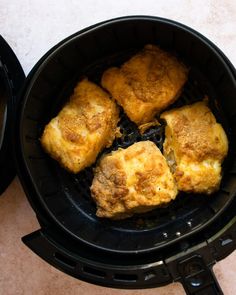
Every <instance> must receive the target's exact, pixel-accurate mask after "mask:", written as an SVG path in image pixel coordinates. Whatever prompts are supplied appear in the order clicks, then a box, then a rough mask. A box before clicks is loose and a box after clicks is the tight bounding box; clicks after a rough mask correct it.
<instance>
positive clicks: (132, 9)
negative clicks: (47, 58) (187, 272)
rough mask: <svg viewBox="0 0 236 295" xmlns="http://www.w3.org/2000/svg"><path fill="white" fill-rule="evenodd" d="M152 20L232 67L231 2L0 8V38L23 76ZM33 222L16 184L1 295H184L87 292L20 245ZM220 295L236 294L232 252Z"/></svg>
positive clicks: (0, 259)
mask: <svg viewBox="0 0 236 295" xmlns="http://www.w3.org/2000/svg"><path fill="white" fill-rule="evenodd" d="M135 14H136V15H138V14H139V15H141V14H142V15H156V16H162V17H166V18H171V19H174V20H177V21H180V22H182V23H184V24H186V25H189V26H191V27H192V28H194V29H196V30H198V31H200V32H201V33H202V34H204V35H205V36H206V37H208V38H209V39H211V40H212V41H213V42H214V43H215V44H216V45H218V46H219V47H220V48H221V49H222V50H223V51H224V53H225V54H226V55H227V56H228V57H229V58H230V60H231V61H232V63H233V64H234V65H235V66H236V1H235V0H228V1H226V0H224V1H222V0H221V1H218V0H215V1H209V0H205V1H202V0H201V1H190V0H182V1H181V0H164V1H163V0H158V1H156V0H153V1H152V0H145V1H144V0H129V1H127V0H119V1H112V0H97V1H96V0H67V1H66V0H41V1H36V0H21V1H19V0H0V34H1V35H2V36H3V37H4V38H5V39H6V40H7V41H8V43H9V44H10V45H11V47H12V48H13V50H14V51H15V53H16V55H17V56H18V58H19V60H20V62H21V64H22V66H23V68H24V71H25V73H26V74H28V72H29V71H30V69H31V68H32V67H33V65H34V64H35V63H36V62H37V60H38V59H39V58H40V57H41V56H42V55H43V54H44V53H45V52H46V51H47V50H48V49H50V48H51V47H52V46H53V45H55V44H56V43H57V42H59V41H60V40H62V39H63V38H64V37H66V36H68V35H70V34H72V33H74V32H76V31H78V30H80V29H82V28H84V27H86V26H89V25H92V24H94V23H97V22H99V21H102V20H105V19H109V18H113V17H117V16H122V15H135ZM38 228H39V225H38V222H37V220H36V217H35V214H34V212H33V210H32V209H31V207H30V206H29V204H28V202H27V200H26V197H25V194H24V192H23V190H22V187H21V185H20V183H19V181H18V179H17V178H16V179H15V180H14V181H13V182H12V184H11V185H10V186H9V188H8V189H7V190H6V192H5V193H4V194H3V195H2V196H1V197H0V295H18V294H19V295H31V294H37V295H44V294H45V295H51V294H52V295H54V294H57V295H72V294H78V295H80V294H93V295H98V294H103V295H108V294H111V295H118V294H119V295H121V294H122V295H123V294H124V295H133V294H137V295H141V294H142V295H151V294H159V295H162V294H163V295H164V294H168V295H171V294H173V295H174V294H175V295H180V294H184V290H183V288H182V286H181V285H179V284H171V285H168V286H166V287H162V288H155V289H149V290H140V291H137V290H133V291H132V290H115V289H109V288H103V287H98V286H94V285H90V284H87V283H84V282H81V281H79V280H76V279H74V278H71V277H69V276H67V275H65V274H63V273H61V272H60V271H58V270H56V269H55V268H53V267H51V266H50V265H48V264H47V263H45V262H44V261H42V260H41V259H40V258H38V257H37V256H36V255H35V254H34V253H32V252H31V251H30V250H29V249H28V248H27V247H26V246H24V244H23V243H22V242H21V237H22V236H24V235H26V234H28V233H30V232H32V231H34V230H36V229H38ZM214 271H215V274H216V277H217V279H218V281H219V283H220V285H221V287H222V289H223V291H224V293H225V295H234V294H236V285H235V281H236V252H234V253H232V254H231V255H229V256H228V257H227V258H226V259H224V260H222V261H221V262H219V263H217V265H216V266H215V267H214Z"/></svg>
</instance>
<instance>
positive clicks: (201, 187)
mask: <svg viewBox="0 0 236 295" xmlns="http://www.w3.org/2000/svg"><path fill="white" fill-rule="evenodd" d="M161 118H163V119H165V120H166V123H167V126H166V129H165V134H166V135H165V136H166V137H165V142H164V156H165V157H166V159H167V162H168V163H169V166H170V167H171V170H172V172H173V174H174V177H175V180H176V182H177V186H178V189H179V190H181V191H185V192H192V193H205V194H211V193H213V192H214V191H216V190H218V188H219V185H220V182H221V170H222V168H221V164H222V162H223V160H224V158H225V157H226V155H227V152H228V140H227V136H226V134H225V131H224V129H223V128H222V126H221V125H220V124H219V123H217V122H216V119H215V117H214V115H213V113H212V112H211V110H210V109H209V108H208V106H207V103H206V101H202V102H197V103H194V104H192V105H186V106H183V107H181V108H178V109H172V110H170V111H166V112H164V113H163V114H162V115H161Z"/></svg>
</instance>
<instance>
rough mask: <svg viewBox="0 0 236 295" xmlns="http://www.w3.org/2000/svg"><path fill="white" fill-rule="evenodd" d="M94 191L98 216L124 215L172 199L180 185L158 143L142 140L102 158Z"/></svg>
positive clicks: (143, 210) (95, 176)
mask: <svg viewBox="0 0 236 295" xmlns="http://www.w3.org/2000/svg"><path fill="white" fill-rule="evenodd" d="M91 195H92V197H93V199H94V200H95V202H96V204H97V213H96V214H97V216H99V217H106V218H111V219H124V218H127V217H130V216H132V215H133V214H134V213H143V212H147V211H150V210H152V209H155V208H156V207H158V206H160V205H162V204H166V203H169V202H170V201H171V200H174V199H175V197H176V195H177V188H176V184H175V182H174V178H173V176H172V174H171V172H170V169H169V167H168V165H167V163H166V160H165V158H164V157H163V155H162V154H161V152H160V150H159V149H158V147H157V146H156V145H155V144H154V143H153V142H151V141H141V142H137V143H135V144H133V145H131V146H129V147H128V148H126V149H118V150H117V151H114V152H112V153H111V154H107V155H105V156H104V157H103V158H102V159H101V161H100V163H99V165H98V166H97V167H96V169H95V175H94V179H93V183H92V186H91Z"/></svg>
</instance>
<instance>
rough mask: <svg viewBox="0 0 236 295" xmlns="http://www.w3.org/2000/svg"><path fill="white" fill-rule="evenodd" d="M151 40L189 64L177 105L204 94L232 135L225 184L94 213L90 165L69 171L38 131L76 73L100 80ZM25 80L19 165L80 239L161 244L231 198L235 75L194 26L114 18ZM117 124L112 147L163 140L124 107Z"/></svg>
mask: <svg viewBox="0 0 236 295" xmlns="http://www.w3.org/2000/svg"><path fill="white" fill-rule="evenodd" d="M148 43H152V44H157V45H159V46H161V47H162V48H164V49H166V50H170V51H173V52H174V53H175V54H177V55H178V56H179V57H180V58H181V59H183V60H184V61H185V62H186V64H188V65H189V66H190V69H191V70H190V74H189V80H188V82H187V84H186V86H185V88H184V91H183V94H182V95H181V98H180V99H179V100H178V101H177V103H176V105H177V106H178V105H182V104H185V103H191V102H193V101H196V100H199V99H202V98H203V96H204V95H205V94H207V95H208V96H209V99H210V105H211V107H212V110H213V112H214V113H215V115H216V117H217V119H218V121H219V122H221V123H222V125H223V126H224V128H225V130H226V132H227V135H228V138H229V141H230V151H229V156H228V159H227V160H226V161H225V164H224V166H225V167H224V177H223V180H222V185H221V188H220V190H219V192H217V193H216V194H214V195H213V196H211V197H207V196H204V195H202V196H201V195H200V196H194V195H184V194H182V195H180V196H179V197H178V198H177V200H176V201H174V202H172V203H171V204H170V206H168V207H166V208H162V209H157V210H155V211H153V212H151V213H148V214H146V215H142V216H135V217H133V218H131V219H129V220H124V221H119V222H118V221H109V220H104V219H99V218H97V217H96V216H95V209H96V208H95V205H94V203H93V202H92V201H91V197H90V193H89V186H90V184H91V181H92V168H88V169H85V170H84V171H82V172H81V173H79V174H78V175H75V176H74V175H71V174H69V173H67V172H66V171H64V170H63V169H62V168H61V167H59V165H58V164H57V163H56V162H55V161H53V160H51V159H50V158H49V157H48V156H47V155H46V154H45V153H44V152H43V150H42V148H41V146H40V143H39V137H40V136H41V134H42V130H43V128H44V126H45V124H46V123H47V122H48V121H49V120H50V118H52V116H54V115H55V114H56V113H57V112H58V110H59V109H60V107H61V106H62V105H63V103H64V102H65V101H66V99H67V98H68V97H69V95H70V94H71V93H72V91H73V87H74V85H75V83H76V81H78V79H80V78H81V77H82V76H84V75H86V76H88V78H89V79H91V80H92V81H95V82H97V83H99V81H100V78H101V73H102V72H103V71H104V70H105V69H106V68H108V67H109V66H113V65H119V64H121V63H122V62H123V61H125V60H127V58H128V57H129V56H131V55H132V54H134V53H135V52H137V50H139V49H140V48H142V47H143V46H144V45H145V44H148ZM28 80H29V81H28V85H27V88H26V93H25V97H24V102H23V105H22V108H21V118H20V130H19V132H20V148H21V152H22V155H23V161H24V165H25V166H26V169H27V171H28V173H29V176H30V180H31V182H32V184H33V186H34V189H35V190H36V192H37V199H38V202H40V203H41V204H42V205H43V207H44V208H45V209H46V211H47V213H48V214H49V215H50V216H51V217H52V218H53V220H54V222H55V223H56V224H57V225H58V226H59V227H61V228H63V230H65V231H66V232H67V233H69V234H70V235H71V236H73V237H74V238H75V239H77V240H78V241H82V242H84V243H86V244H88V245H90V246H92V247H97V248H98V249H103V250H106V251H111V252H119V253H130V254H132V253H133V254H137V252H139V253H141V252H148V251H150V250H155V249H160V248H163V247H165V246H167V245H169V244H171V243H174V242H176V241H177V240H180V239H183V238H186V237H187V236H189V235H192V234H194V233H196V232H197V231H199V230H202V229H203V228H204V227H206V226H207V225H209V224H210V223H211V222H213V221H214V220H215V219H216V218H217V216H219V215H220V214H221V212H222V211H223V210H224V209H225V208H226V207H227V206H228V205H229V204H230V202H231V201H232V199H233V197H234V195H235V190H236V188H235V179H236V176H235V154H233V148H232V146H233V144H234V141H235V136H233V134H235V132H236V131H235V128H236V126H235V125H236V124H235V119H236V117H235V114H236V99H235V96H236V89H235V77H234V76H233V74H232V71H231V70H230V68H229V67H228V65H227V64H226V62H225V60H224V59H223V58H222V56H221V53H220V52H219V50H217V49H216V48H215V47H214V46H213V45H212V44H211V43H210V42H209V41H208V40H206V39H205V38H204V37H202V36H200V35H199V34H198V33H196V32H194V31H192V30H190V29H189V28H186V27H184V26H182V25H179V24H176V23H174V22H170V21H168V20H164V19H157V18H148V17H140V18H138V17H137V18H126V19H118V20H113V21H110V22H107V23H103V24H100V25H97V26H94V27H92V28H90V29H88V30H87V31H85V32H81V33H78V34H75V35H73V36H71V37H69V38H68V39H66V40H65V41H63V42H62V43H60V44H59V45H58V46H56V47H55V48H54V49H52V50H51V51H50V52H49V53H48V54H47V55H46V56H45V57H44V58H42V60H41V61H40V62H39V63H38V64H37V66H36V67H35V69H34V70H33V71H32V74H31V77H30V78H29V79H28ZM120 125H121V129H122V130H123V132H124V135H123V137H122V138H121V139H118V140H116V141H115V142H114V144H113V146H112V149H116V148H117V147H119V146H122V147H124V146H128V145H130V144H132V143H133V142H135V141H137V140H145V139H151V140H153V141H154V142H155V143H156V144H157V146H159V147H160V148H161V147H162V143H163V128H162V127H159V128H157V129H151V130H148V131H147V132H146V133H145V134H144V135H143V136H141V135H140V134H138V131H137V129H136V127H135V126H134V124H132V123H131V122H130V121H129V120H128V119H127V117H126V116H125V115H124V114H123V115H122V119H121V123H120ZM232 169H234V170H232ZM231 170H232V171H231ZM108 241H109V243H108Z"/></svg>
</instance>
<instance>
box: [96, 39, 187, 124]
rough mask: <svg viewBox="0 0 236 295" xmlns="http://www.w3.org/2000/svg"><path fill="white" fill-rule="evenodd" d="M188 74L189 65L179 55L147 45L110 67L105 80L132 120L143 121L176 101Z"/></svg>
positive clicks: (137, 122) (104, 85)
mask: <svg viewBox="0 0 236 295" xmlns="http://www.w3.org/2000/svg"><path fill="white" fill-rule="evenodd" d="M187 76H188V69H187V67H186V66H185V65H184V64H182V63H181V62H180V61H179V60H178V59H177V58H176V57H175V56H173V55H171V54H170V53H168V52H165V51H163V50H162V49H160V48H159V47H157V46H154V45H146V46H145V47H144V49H143V50H142V51H141V52H139V53H138V54H136V55H134V56H133V57H132V58H131V59H130V60H128V61H127V62H126V63H124V64H123V65H122V66H121V68H117V67H113V68H110V69H108V70H106V71H105V72H104V74H103V76H102V82H101V83H102V86H103V87H104V88H105V89H107V90H108V91H109V92H110V93H111V95H112V96H113V98H114V99H115V100H116V101H117V102H118V104H119V105H121V106H122V107H123V109H124V111H125V113H126V114H127V116H128V117H129V118H130V120H131V121H133V122H135V123H136V124H137V125H141V124H145V123H148V122H150V121H152V120H153V119H154V117H155V115H156V114H158V113H160V112H161V111H162V110H164V109H165V108H167V107H168V106H169V105H170V104H172V103H173V102H174V101H176V99H177V98H178V97H179V95H180V93H181V90H182V87H183V85H184V84H185V82H186V81H187Z"/></svg>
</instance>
